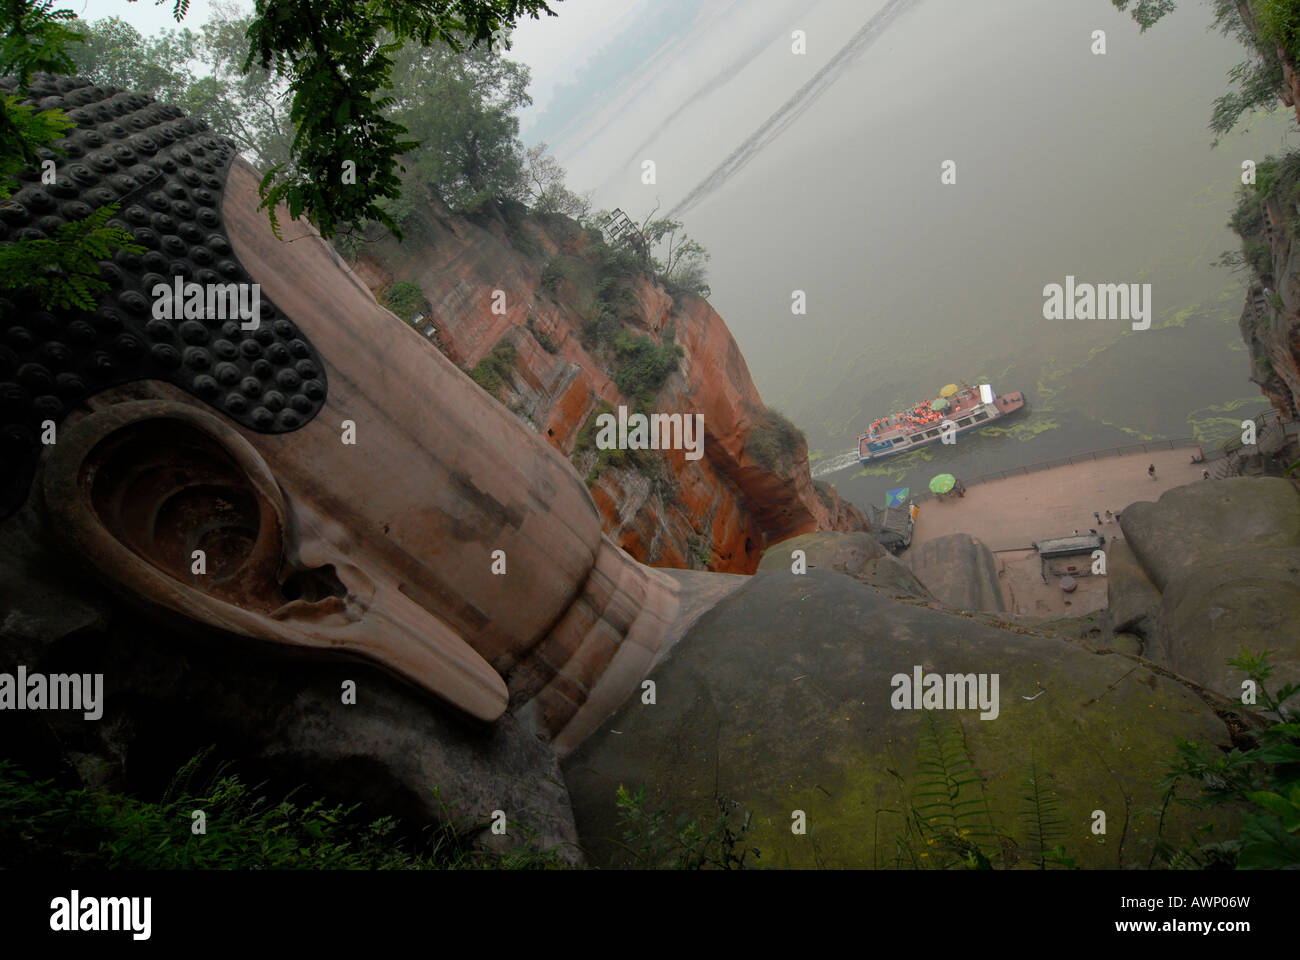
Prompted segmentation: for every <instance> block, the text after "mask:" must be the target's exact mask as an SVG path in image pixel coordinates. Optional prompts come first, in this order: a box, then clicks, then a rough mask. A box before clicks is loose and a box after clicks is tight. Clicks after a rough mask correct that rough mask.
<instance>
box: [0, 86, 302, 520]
mask: <svg viewBox="0 0 1300 960" xmlns="http://www.w3.org/2000/svg"><path fill="white" fill-rule="evenodd" d="M13 89H14V81H13V80H12V78H11V79H7V80H0V91H3V92H4V93H6V94H9V93H11V92H12V91H13ZM25 102H26V103H27V104H28V105H29V106H32V107H34V108H37V109H40V110H49V109H56V108H57V109H62V110H64V112H65V113H67V115H68V116H69V117H70V118H71V119H72V120H74V121H76V123H77V126H76V128H75V129H74V130H71V131H69V133H68V136H67V137H65V138H64V139H63V140H61V141H59V142H57V143H55V144H54V145H53V146H54V149H53V150H50V149H42V150H41V151H40V157H41V159H42V160H52V161H54V164H55V166H54V182H53V183H46V182H45V181H44V179H43V178H42V175H41V174H42V171H41V170H40V169H37V168H31V169H29V170H27V171H25V172H24V173H23V174H22V175H21V177H20V179H22V180H24V181H26V182H25V183H24V184H23V186H22V187H21V188H20V189H19V190H18V191H17V192H15V193H14V195H13V196H12V197H10V198H9V199H7V200H5V201H3V202H0V240H21V239H30V240H41V239H45V238H49V237H53V236H55V235H56V233H57V231H58V230H59V228H60V227H61V226H63V225H64V224H66V223H69V222H72V221H76V220H80V219H82V218H84V217H86V216H88V215H89V214H90V213H91V212H92V211H94V210H96V209H98V208H100V207H104V206H108V205H110V204H118V205H119V210H118V215H117V217H116V219H114V220H111V221H110V225H113V226H118V227H121V228H122V229H125V230H127V231H129V232H130V233H131V235H132V237H133V238H134V240H135V242H136V243H138V244H140V245H141V246H143V247H145V248H146V249H145V252H144V253H139V254H137V253H129V252H126V251H118V252H117V254H116V255H115V256H114V257H113V259H112V260H111V261H102V262H101V263H100V273H101V277H102V278H103V279H104V280H106V281H108V283H109V289H108V290H106V291H104V292H103V293H102V294H100V295H99V296H98V297H97V307H96V309H95V310H93V311H83V310H57V311H53V312H50V311H45V310H42V309H40V307H39V305H38V303H37V301H36V299H35V297H34V296H33V295H32V292H31V291H30V289H28V290H26V291H19V292H17V294H16V295H11V296H8V297H0V327H3V340H0V517H3V516H6V515H7V514H9V513H11V512H12V511H13V510H14V509H16V508H17V507H18V505H19V504H21V503H22V501H23V499H24V497H25V496H26V493H27V489H28V486H29V484H30V482H31V476H32V471H33V469H34V468H35V464H36V459H37V456H38V453H39V445H40V444H39V436H40V425H41V424H42V423H43V422H45V421H47V420H50V421H53V422H55V423H56V424H57V423H59V422H60V421H62V419H63V418H64V416H65V415H66V414H67V412H68V411H69V410H70V409H72V408H73V407H75V406H76V404H78V403H80V402H82V401H83V400H85V399H86V398H87V397H89V396H92V395H94V394H95V393H97V392H99V391H100V390H103V389H104V388H105V387H108V386H111V385H114V384H120V383H124V382H127V381H131V380H140V379H157V380H163V381H166V382H168V383H173V384H175V385H177V386H179V387H180V388H182V389H183V390H185V391H186V392H188V393H189V394H191V395H192V396H195V397H198V398H199V399H201V400H203V401H204V402H205V403H208V404H210V405H212V406H213V407H215V408H217V409H219V410H221V411H222V412H224V413H225V414H226V415H227V416H229V417H230V418H231V419H233V420H234V421H235V422H236V423H239V424H241V425H243V426H245V427H248V428H249V429H252V430H256V431H259V432H266V433H283V432H285V431H290V430H296V429H298V428H299V427H301V426H302V425H303V424H305V423H306V422H307V421H309V420H310V419H311V418H312V417H314V416H315V415H316V414H317V413H319V412H320V409H321V406H322V404H323V402H324V399H325V394H326V378H325V371H324V368H323V366H322V364H321V359H320V356H319V354H317V352H316V351H315V349H314V348H313V347H312V345H311V344H310V343H309V342H308V340H307V339H306V337H305V336H304V335H303V334H302V332H301V331H300V330H299V329H298V326H297V325H296V324H295V323H294V322H293V320H291V319H290V318H288V317H286V316H284V315H283V313H282V312H280V311H279V310H277V309H276V306H275V304H274V302H273V301H272V299H271V298H269V297H265V296H263V297H261V298H260V300H261V302H260V311H259V313H258V316H257V320H258V322H257V324H256V327H255V328H253V318H249V320H248V325H249V327H250V329H242V325H241V323H240V322H239V320H238V319H233V318H227V319H215V318H198V317H191V318H189V319H185V318H184V317H183V316H181V317H177V318H175V319H164V318H159V317H155V316H154V310H153V306H154V303H155V300H156V299H157V298H156V297H155V296H154V294H153V291H154V289H155V287H156V286H157V285H158V284H164V285H167V286H169V287H172V288H173V289H174V285H175V282H176V279H177V278H180V280H181V282H182V283H197V284H202V285H205V286H206V285H209V284H212V285H230V284H251V283H254V282H255V281H256V278H254V277H252V276H250V275H249V273H248V271H247V270H246V269H245V266H244V264H243V263H242V262H241V260H240V258H239V255H238V254H237V253H236V252H235V250H234V249H233V248H232V245H231V242H230V238H229V237H228V235H227V233H226V227H225V224H224V222H223V219H222V214H221V209H222V199H223V196H224V193H225V183H226V176H225V175H226V172H227V170H228V168H229V166H230V163H231V161H232V160H233V159H234V157H235V148H234V144H233V143H231V142H230V141H229V140H227V139H224V138H221V137H217V136H216V135H214V134H213V133H212V131H211V130H209V129H208V127H207V125H206V124H204V123H202V122H201V121H199V120H195V119H192V118H190V117H186V116H184V115H183V114H182V113H181V112H180V111H179V110H178V109H176V108H175V107H172V106H167V105H164V104H160V103H157V102H155V101H154V100H152V99H151V98H149V97H146V96H143V95H141V94H138V93H129V92H126V91H122V90H118V89H117V88H115V87H98V86H92V85H91V84H90V83H89V82H88V81H86V80H83V79H80V78H75V77H53V76H48V75H37V76H36V77H34V78H33V80H32V84H31V88H30V96H29V98H28V99H27V100H26V101H25ZM61 154H65V155H61ZM176 306H177V307H178V308H179V306H180V305H179V304H177V305H176Z"/></svg>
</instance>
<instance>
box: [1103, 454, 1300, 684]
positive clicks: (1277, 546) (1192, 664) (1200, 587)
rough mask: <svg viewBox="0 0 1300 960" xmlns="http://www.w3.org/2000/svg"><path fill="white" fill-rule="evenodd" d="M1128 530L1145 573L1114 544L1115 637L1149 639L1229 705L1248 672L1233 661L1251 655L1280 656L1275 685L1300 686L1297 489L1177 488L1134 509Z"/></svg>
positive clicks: (1156, 653) (1252, 485)
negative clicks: (1125, 633) (1231, 661)
mask: <svg viewBox="0 0 1300 960" xmlns="http://www.w3.org/2000/svg"><path fill="white" fill-rule="evenodd" d="M1120 525H1121V527H1122V528H1123V530H1124V536H1125V538H1126V540H1127V541H1128V545H1129V547H1131V548H1132V553H1133V555H1134V556H1135V557H1136V559H1137V560H1138V561H1139V564H1140V566H1141V570H1134V569H1132V565H1131V564H1130V563H1129V561H1128V558H1127V554H1126V552H1125V550H1124V549H1123V548H1122V547H1120V545H1118V544H1114V545H1112V547H1111V550H1110V553H1109V555H1108V572H1109V575H1110V577H1111V581H1110V590H1111V613H1112V616H1113V618H1114V623H1115V629H1116V631H1119V632H1123V631H1132V632H1136V633H1139V634H1141V635H1142V636H1143V639H1144V640H1145V641H1146V646H1145V649H1144V652H1145V653H1146V655H1147V656H1149V657H1150V658H1151V659H1153V660H1155V661H1157V662H1159V663H1162V664H1165V665H1167V666H1168V667H1169V668H1170V669H1172V670H1175V671H1177V672H1178V673H1180V674H1182V675H1184V676H1186V677H1188V678H1190V679H1192V680H1195V681H1196V682H1198V683H1201V684H1204V685H1205V686H1207V687H1210V688H1211V689H1213V690H1217V691H1218V692H1220V693H1222V694H1224V695H1226V696H1229V697H1239V696H1240V695H1241V682H1242V680H1244V679H1245V674H1243V673H1242V672H1241V671H1240V670H1237V669H1236V668H1234V667H1230V666H1228V664H1227V659H1228V658H1229V657H1236V656H1237V655H1239V654H1240V653H1241V652H1242V651H1243V650H1248V651H1251V652H1256V653H1257V652H1261V651H1264V650H1271V651H1273V654H1272V656H1271V661H1272V662H1273V664H1274V666H1275V668H1276V669H1275V672H1274V674H1273V676H1272V677H1271V678H1270V680H1269V683H1270V685H1272V686H1273V687H1275V688H1276V687H1278V686H1281V685H1283V684H1285V683H1288V682H1294V681H1297V680H1300V492H1297V490H1296V488H1295V486H1294V485H1293V484H1292V483H1291V482H1290V481H1288V480H1284V479H1281V478H1278V477H1233V478H1230V479H1227V480H1215V481H1210V482H1201V483H1192V484H1188V485H1186V486H1182V487H1175V488H1174V489H1173V490H1168V491H1166V492H1165V493H1164V494H1163V495H1162V496H1161V497H1160V499H1159V500H1158V501H1157V502H1155V503H1134V504H1131V505H1130V506H1128V507H1127V508H1126V509H1125V510H1124V513H1123V516H1122V517H1121V519H1120ZM1143 575H1145V576H1146V578H1147V580H1149V582H1150V587H1149V588H1148V586H1147V585H1146V583H1144V581H1143ZM1157 589H1158V590H1159V591H1160V600H1159V606H1158V608H1157V609H1156V612H1155V616H1154V619H1153V616H1152V612H1151V607H1150V604H1151V602H1152V600H1153V599H1154V597H1153V594H1152V591H1153V590H1157ZM1117 600H1118V604H1117Z"/></svg>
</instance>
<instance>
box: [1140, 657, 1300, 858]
mask: <svg viewBox="0 0 1300 960" xmlns="http://www.w3.org/2000/svg"><path fill="white" fill-rule="evenodd" d="M1272 652H1273V651H1264V652H1262V653H1250V652H1248V651H1244V650H1243V651H1242V653H1241V655H1240V656H1238V657H1235V658H1232V659H1229V660H1228V663H1229V664H1230V665H1231V666H1234V667H1236V668H1238V669H1239V670H1241V671H1242V672H1243V673H1245V674H1246V675H1247V676H1249V677H1250V679H1251V681H1252V682H1253V683H1254V685H1255V691H1256V693H1257V695H1258V698H1259V707H1262V708H1263V709H1262V710H1261V711H1260V712H1261V713H1262V714H1263V715H1264V716H1265V717H1267V718H1268V719H1269V720H1270V721H1271V724H1270V726H1269V727H1268V728H1267V729H1265V730H1262V731H1260V732H1259V734H1258V735H1257V736H1256V737H1255V739H1254V743H1252V744H1249V745H1248V746H1247V748H1246V749H1242V748H1241V747H1240V746H1238V747H1234V748H1233V749H1232V750H1231V751H1230V752H1228V753H1227V754H1224V753H1222V752H1221V751H1220V750H1218V749H1216V748H1214V747H1213V746H1211V745H1209V744H1203V743H1189V742H1188V741H1186V740H1183V739H1182V738H1181V737H1180V738H1179V739H1178V743H1177V752H1176V754H1175V756H1174V758H1173V759H1171V760H1170V761H1169V772H1168V774H1167V775H1166V776H1165V778H1164V779H1163V780H1161V781H1160V786H1162V787H1163V788H1164V790H1165V806H1166V807H1168V806H1169V804H1171V803H1173V802H1175V800H1176V798H1175V791H1176V789H1177V787H1178V785H1179V784H1180V783H1181V782H1183V781H1188V782H1190V783H1193V784H1196V785H1197V786H1198V787H1199V788H1200V795H1199V796H1198V797H1196V798H1194V799H1190V800H1181V801H1177V802H1181V803H1184V804H1188V805H1191V806H1196V807H1213V806H1224V805H1227V806H1233V807H1236V808H1237V809H1239V810H1241V811H1242V823H1241V835H1240V836H1239V837H1234V838H1228V839H1224V840H1221V841H1214V840H1212V839H1207V840H1205V841H1202V842H1201V843H1199V844H1197V845H1195V846H1186V847H1183V848H1181V849H1175V848H1173V847H1171V846H1170V845H1169V844H1168V843H1166V842H1161V843H1160V844H1159V845H1158V846H1157V850H1156V856H1157V857H1159V858H1160V859H1162V860H1164V861H1165V862H1167V863H1168V864H1169V865H1170V866H1174V867H1184V868H1185V867H1200V868H1203V869H1223V868H1231V867H1235V868H1236V869H1238V870H1284V869H1291V870H1294V869H1296V868H1297V867H1300V722H1297V720H1298V714H1297V710H1296V708H1295V707H1294V706H1292V705H1289V704H1288V703H1287V701H1288V700H1290V699H1291V698H1293V697H1295V696H1296V695H1297V694H1300V686H1297V685H1296V684H1285V685H1283V686H1282V687H1281V688H1280V689H1278V690H1277V691H1276V692H1273V691H1270V690H1269V689H1268V687H1267V686H1266V682H1267V681H1268V679H1269V677H1270V676H1272V673H1273V669H1274V668H1273V665H1272V664H1271V663H1270V662H1269V655H1270V653H1272ZM1163 816H1164V814H1163V812H1162V814H1161V818H1162V819H1163Z"/></svg>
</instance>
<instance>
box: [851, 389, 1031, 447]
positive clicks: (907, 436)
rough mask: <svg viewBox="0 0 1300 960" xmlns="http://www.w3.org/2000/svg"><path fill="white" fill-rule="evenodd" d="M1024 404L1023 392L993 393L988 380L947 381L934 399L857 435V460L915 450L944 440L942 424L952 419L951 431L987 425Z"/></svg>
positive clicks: (885, 418) (882, 419) (883, 420)
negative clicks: (959, 384)
mask: <svg viewBox="0 0 1300 960" xmlns="http://www.w3.org/2000/svg"><path fill="white" fill-rule="evenodd" d="M1024 405H1025V395H1024V394H1023V393H1021V392H1020V391H1018V390H1017V391H1016V392H1015V393H1004V394H1000V395H999V394H996V393H994V392H993V388H992V387H991V386H989V385H988V384H987V383H981V384H980V385H979V386H978V387H972V386H970V385H969V384H966V383H963V384H962V385H961V386H957V385H956V384H952V383H950V384H948V386H946V387H944V388H943V391H942V393H941V394H940V396H939V397H938V398H936V399H934V400H930V401H926V402H924V403H919V404H917V405H916V406H914V407H912V408H911V409H909V410H906V411H904V412H903V413H898V414H893V415H891V416H888V417H882V418H881V419H880V420H877V421H876V422H875V423H873V424H872V425H871V426H870V427H868V428H867V432H866V433H864V434H862V435H861V436H860V437H858V462H859V463H870V462H871V461H872V460H879V459H881V458H882V457H892V456H893V455H894V454H896V453H904V452H906V451H908V450H915V449H916V448H918V447H924V446H926V445H928V444H931V443H938V442H939V441H940V440H941V439H943V425H944V423H945V422H951V423H952V424H953V425H954V426H953V428H952V429H953V432H954V434H961V433H965V432H966V431H967V430H975V429H977V428H979V427H983V426H987V425H988V424H990V423H992V422H993V421H994V420H1000V419H1002V418H1003V417H1005V416H1007V415H1008V414H1012V413H1015V412H1016V411H1017V410H1020V409H1021V408H1022V407H1024Z"/></svg>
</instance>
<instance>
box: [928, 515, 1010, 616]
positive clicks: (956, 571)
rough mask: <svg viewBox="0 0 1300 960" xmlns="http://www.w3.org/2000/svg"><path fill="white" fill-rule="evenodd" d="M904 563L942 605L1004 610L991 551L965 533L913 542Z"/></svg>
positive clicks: (957, 607) (970, 608) (961, 608)
mask: <svg viewBox="0 0 1300 960" xmlns="http://www.w3.org/2000/svg"><path fill="white" fill-rule="evenodd" d="M907 565H908V566H909V567H910V568H911V570H912V572H913V573H914V574H916V578H917V579H918V580H920V581H921V583H923V584H925V586H926V588H927V589H929V591H930V593H932V594H934V596H935V597H936V598H938V600H939V602H940V603H942V604H943V605H944V606H945V607H952V608H953V609H955V610H988V611H1002V610H1006V604H1005V603H1004V602H1003V599H1002V587H1001V586H1000V585H999V583H998V572H997V570H998V568H997V563H996V562H995V561H994V559H993V551H991V550H990V549H989V548H988V547H987V546H986V545H984V544H983V543H981V542H980V541H979V540H976V539H975V538H974V537H972V536H971V535H970V534H968V533H950V534H948V535H947V536H945V537H938V538H936V539H934V540H927V541H926V542H925V543H921V544H916V543H914V544H912V546H911V547H910V548H909V550H908V551H907Z"/></svg>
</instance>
